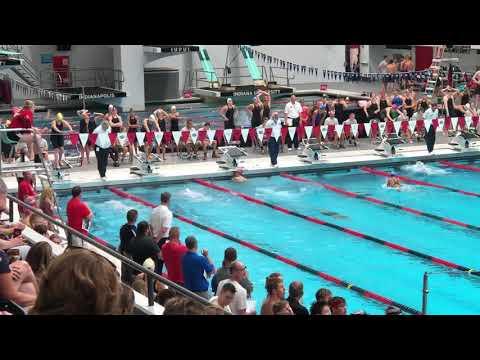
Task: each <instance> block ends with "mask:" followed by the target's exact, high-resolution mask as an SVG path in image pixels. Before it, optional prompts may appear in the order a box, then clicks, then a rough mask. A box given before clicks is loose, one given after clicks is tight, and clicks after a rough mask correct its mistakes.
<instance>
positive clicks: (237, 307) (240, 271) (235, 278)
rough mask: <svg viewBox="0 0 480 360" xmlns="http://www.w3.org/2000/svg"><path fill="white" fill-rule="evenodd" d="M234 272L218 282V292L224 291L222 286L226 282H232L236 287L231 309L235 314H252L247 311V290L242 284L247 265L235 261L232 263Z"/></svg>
mask: <svg viewBox="0 0 480 360" xmlns="http://www.w3.org/2000/svg"><path fill="white" fill-rule="evenodd" d="M231 269H232V272H231V274H230V278H229V279H225V280H222V281H220V283H219V284H218V289H217V294H221V293H222V288H223V287H224V286H225V285H226V284H232V285H233V286H234V287H235V290H236V291H235V296H234V298H233V301H232V302H231V303H230V309H231V310H232V314H233V315H252V314H254V312H252V313H248V312H247V290H245V288H244V287H243V286H242V285H240V281H242V280H243V279H244V278H245V276H246V273H245V270H246V269H247V267H246V266H245V265H243V264H242V263H241V262H240V261H234V262H233V263H232V265H231Z"/></svg>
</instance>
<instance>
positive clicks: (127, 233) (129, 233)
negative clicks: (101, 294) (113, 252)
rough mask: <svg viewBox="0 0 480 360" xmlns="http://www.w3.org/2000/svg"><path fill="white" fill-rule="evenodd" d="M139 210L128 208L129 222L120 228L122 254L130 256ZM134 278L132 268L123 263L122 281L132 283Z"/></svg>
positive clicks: (119, 248) (135, 234)
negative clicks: (129, 251)
mask: <svg viewBox="0 0 480 360" xmlns="http://www.w3.org/2000/svg"><path fill="white" fill-rule="evenodd" d="M137 217H138V211H137V210H135V209H131V210H128V212H127V223H126V224H124V225H123V226H122V227H121V228H120V246H119V247H118V251H119V252H120V254H122V255H125V256H127V257H130V254H129V253H128V250H127V249H128V248H129V247H130V244H131V242H132V239H133V238H135V236H137V226H136V225H135V223H136V222H137ZM131 279H132V269H131V268H130V267H129V266H127V265H122V281H123V282H125V283H127V284H130V282H131Z"/></svg>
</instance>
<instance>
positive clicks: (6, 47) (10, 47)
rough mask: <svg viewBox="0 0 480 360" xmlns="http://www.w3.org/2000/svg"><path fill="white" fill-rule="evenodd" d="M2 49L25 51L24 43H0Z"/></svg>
mask: <svg viewBox="0 0 480 360" xmlns="http://www.w3.org/2000/svg"><path fill="white" fill-rule="evenodd" d="M0 49H2V50H5V51H13V52H18V53H21V52H23V45H0Z"/></svg>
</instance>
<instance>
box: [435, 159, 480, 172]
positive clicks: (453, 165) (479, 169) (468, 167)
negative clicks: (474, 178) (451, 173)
mask: <svg viewBox="0 0 480 360" xmlns="http://www.w3.org/2000/svg"><path fill="white" fill-rule="evenodd" d="M439 163H440V164H442V165H444V166H447V167H451V168H455V169H461V170H468V171H475V172H480V167H476V166H472V165H463V164H457V163H454V162H451V161H439Z"/></svg>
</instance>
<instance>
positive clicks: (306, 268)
mask: <svg viewBox="0 0 480 360" xmlns="http://www.w3.org/2000/svg"><path fill="white" fill-rule="evenodd" d="M108 190H110V191H111V192H112V193H114V194H116V195H118V196H120V197H122V198H125V199H129V200H132V201H135V202H137V203H139V204H142V205H144V206H147V207H150V208H155V207H156V205H155V204H153V203H151V202H149V201H146V200H144V199H142V198H140V197H138V196H135V195H133V194H130V193H127V192H125V191H122V190H120V189H118V188H115V187H108ZM173 216H174V217H175V218H176V219H178V220H180V221H183V222H185V223H187V224H190V225H193V226H195V227H197V228H199V229H202V230H205V231H208V232H210V233H212V234H215V235H218V236H220V237H223V238H225V239H227V240H230V241H233V242H235V243H237V244H240V245H242V246H245V247H247V248H249V249H251V250H254V251H257V252H259V253H262V254H264V255H266V256H269V257H271V258H273V259H275V260H278V261H281V262H283V263H285V264H287V265H290V266H293V267H295V268H297V269H299V270H302V271H304V272H307V273H309V274H312V275H315V276H318V277H320V278H322V279H324V280H327V281H329V282H332V283H334V284H336V285H338V286H341V287H344V288H347V289H349V290H352V291H354V292H356V293H358V294H360V295H362V296H363V297H365V298H368V299H372V300H375V301H378V302H380V303H382V304H385V305H393V306H396V307H398V308H400V309H402V310H403V311H405V312H407V313H409V314H413V315H422V313H421V312H420V311H418V310H416V309H414V308H411V307H409V306H407V305H403V304H400V303H398V302H396V301H393V300H391V299H389V298H386V297H384V296H381V295H378V294H376V293H374V292H371V291H368V290H365V289H362V288H361V287H359V286H356V285H353V284H350V283H348V282H346V281H344V280H341V279H339V278H336V277H334V276H332V275H329V274H327V273H325V272H322V271H318V270H315V269H314V268H312V267H310V266H307V265H303V264H300V263H298V262H296V261H294V260H292V259H289V258H286V257H284V256H281V255H279V254H275V253H274V252H272V251H269V250H266V249H263V248H261V247H259V246H257V245H255V244H252V243H250V242H248V241H245V240H242V239H239V238H236V237H234V236H232V235H229V234H226V233H224V232H222V231H220V230H217V229H214V228H211V227H209V226H205V225H203V224H199V223H197V222H195V221H193V220H191V219H189V218H186V217H184V216H182V215H178V214H175V213H173Z"/></svg>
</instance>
